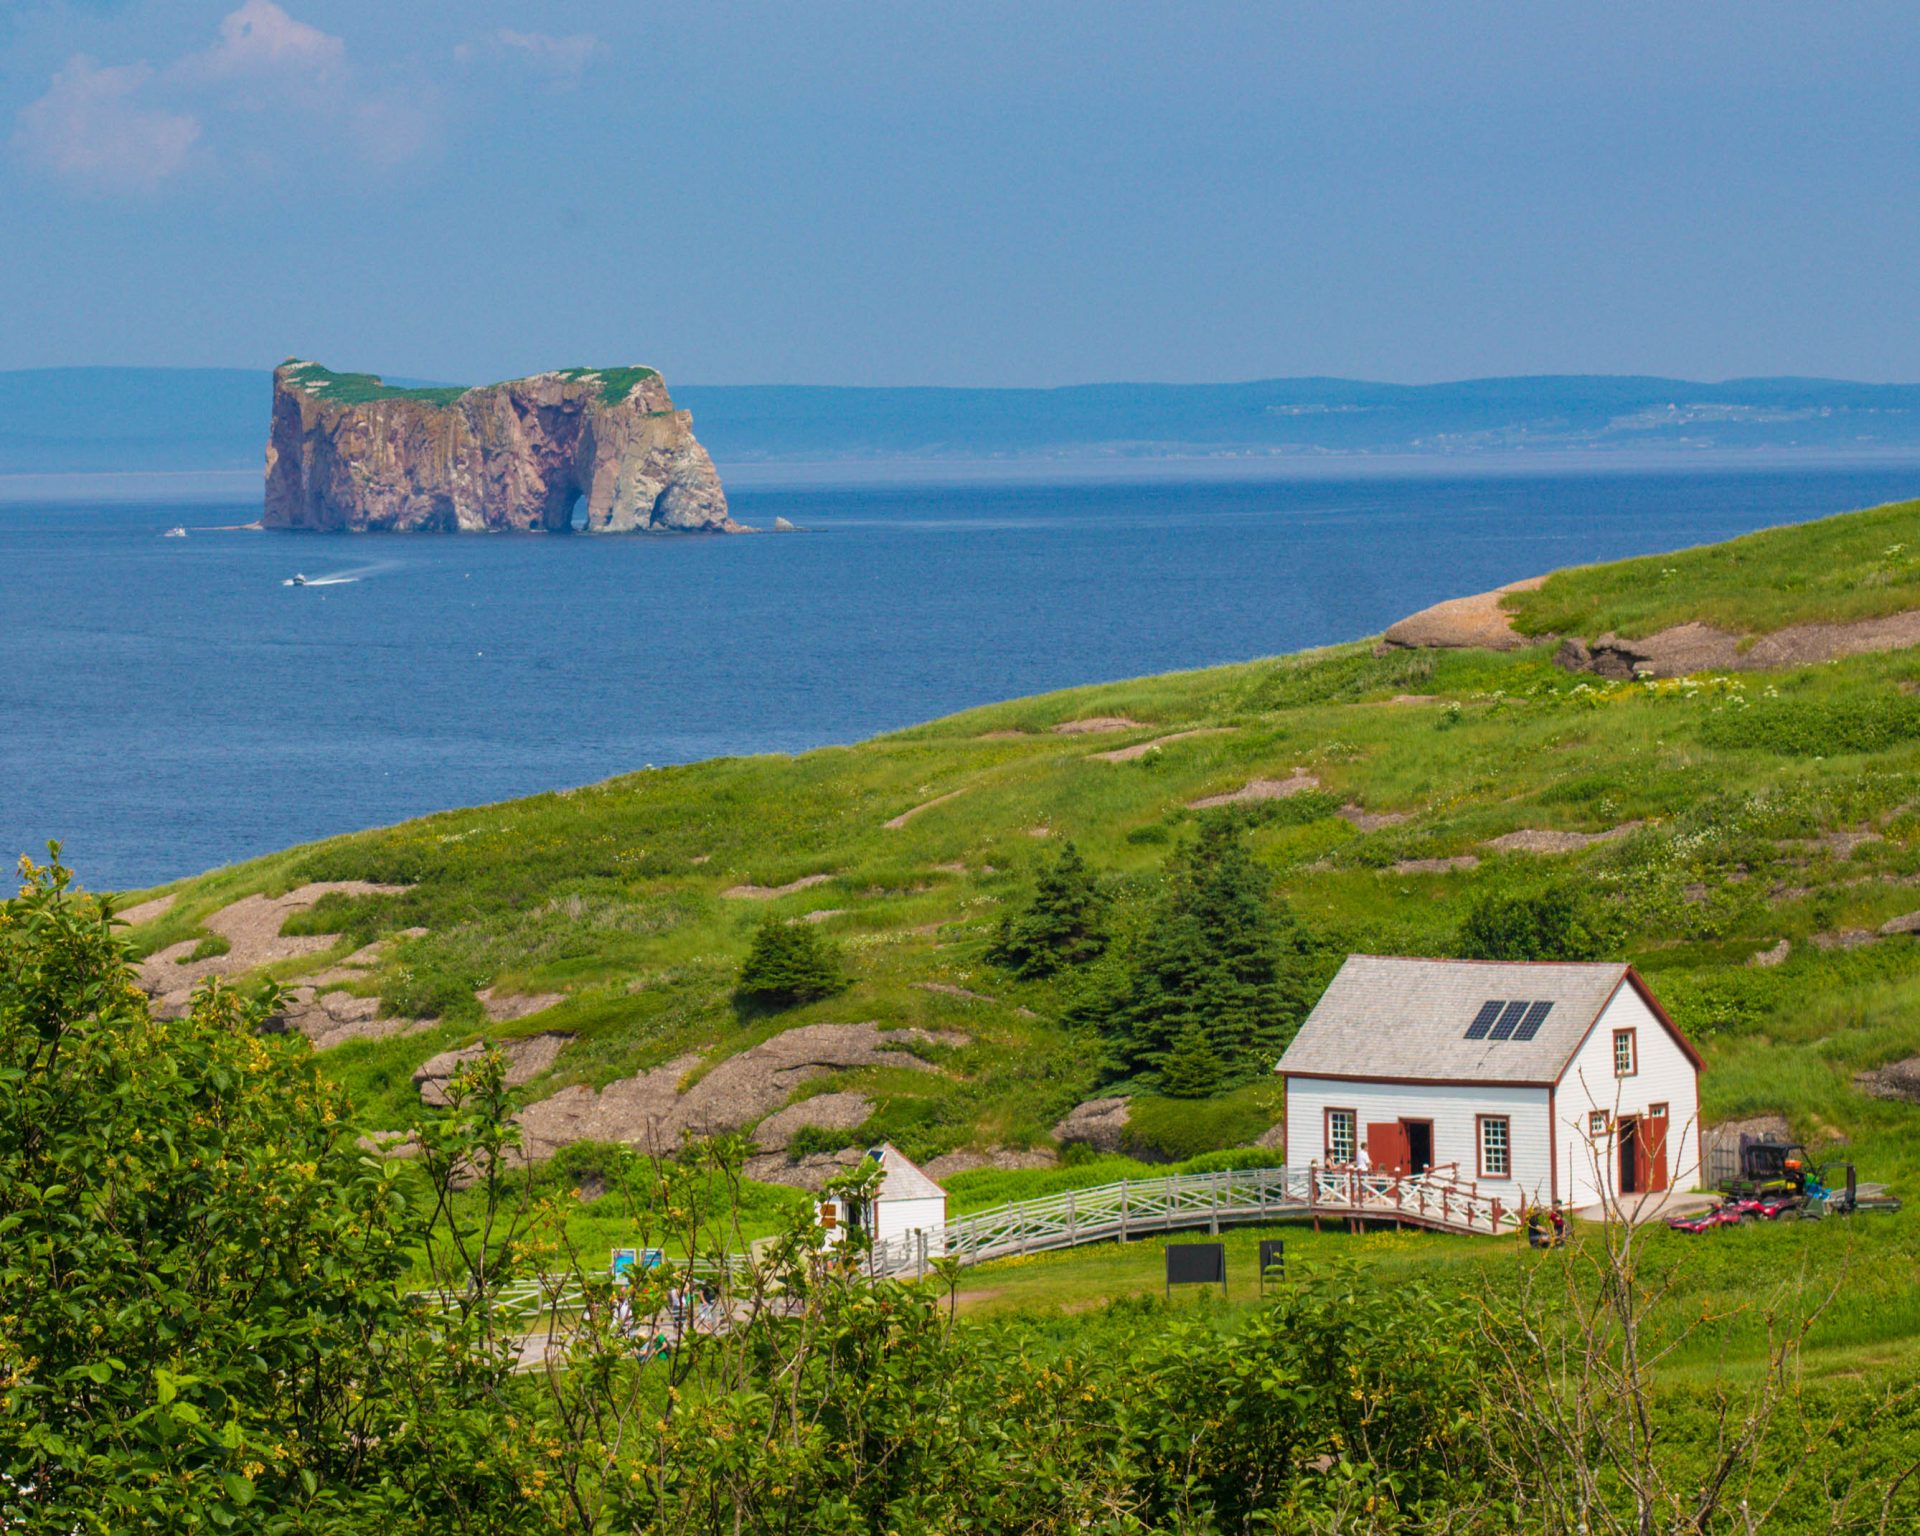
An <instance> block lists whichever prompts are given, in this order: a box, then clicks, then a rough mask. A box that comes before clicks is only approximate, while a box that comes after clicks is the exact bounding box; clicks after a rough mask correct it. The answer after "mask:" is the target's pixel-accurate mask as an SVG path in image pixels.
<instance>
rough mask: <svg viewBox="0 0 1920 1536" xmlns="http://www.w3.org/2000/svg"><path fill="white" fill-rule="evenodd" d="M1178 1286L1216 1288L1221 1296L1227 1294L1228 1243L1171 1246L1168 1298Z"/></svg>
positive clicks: (1168, 1257)
mask: <svg viewBox="0 0 1920 1536" xmlns="http://www.w3.org/2000/svg"><path fill="white" fill-rule="evenodd" d="M1176 1285H1217V1286H1219V1287H1220V1294H1221V1295H1223V1296H1224V1295H1225V1294H1226V1291H1227V1245H1226V1244H1225V1243H1168V1244H1167V1295H1168V1297H1169V1298H1171V1297H1172V1295H1173V1288H1174V1287H1175V1286H1176Z"/></svg>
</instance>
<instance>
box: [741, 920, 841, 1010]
mask: <svg viewBox="0 0 1920 1536" xmlns="http://www.w3.org/2000/svg"><path fill="white" fill-rule="evenodd" d="M847 985H848V982H847V977H846V973H845V972H844V971H843V970H842V969H841V965H840V952H839V949H838V948H837V946H835V945H834V944H833V943H832V941H831V940H829V939H827V938H826V937H825V936H823V935H822V934H821V932H820V930H819V929H818V928H816V927H815V926H814V925H813V924H811V923H796V922H788V921H786V920H784V919H781V918H769V919H768V920H767V921H766V922H764V923H762V924H761V925H760V927H759V929H758V930H757V931H756V932H755V933H754V936H753V947H752V948H751V949H750V950H749V951H748V952H747V958H746V960H745V962H744V963H743V964H742V965H741V967H740V981H739V985H738V986H737V987H736V988H735V995H736V996H737V997H739V998H740V999H741V1000H742V1001H743V1002H747V1003H752V1004H757V1005H759V1006H761V1007H766V1008H791V1007H794V1006H796V1005H797V1004H800V1003H812V1002H818V1001H819V1000H820V999H821V998H823V997H832V996H833V995H834V993H836V992H842V991H845V990H846V987H847Z"/></svg>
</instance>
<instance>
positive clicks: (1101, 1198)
mask: <svg viewBox="0 0 1920 1536" xmlns="http://www.w3.org/2000/svg"><path fill="white" fill-rule="evenodd" d="M1301 1216H1307V1217H1322V1216H1324V1217H1328V1218H1332V1219H1335V1220H1364V1221H1392V1222H1397V1223H1401V1224H1405V1225H1409V1226H1417V1227H1429V1228H1433V1229H1435V1230H1437V1231H1443V1232H1462V1233H1479V1234H1483V1235H1491V1234H1497V1233H1500V1232H1503V1231H1511V1230H1512V1229H1513V1228H1514V1227H1515V1226H1516V1225H1517V1224H1518V1219H1519V1213H1518V1212H1517V1211H1515V1210H1513V1209H1511V1208H1510V1207H1509V1206H1507V1205H1506V1204H1505V1203H1504V1202H1503V1201H1502V1200H1501V1199H1500V1198H1499V1197H1498V1196H1492V1195H1487V1194H1484V1193H1483V1192H1482V1191H1481V1190H1480V1189H1479V1188H1478V1187H1477V1186H1475V1185H1474V1184H1472V1183H1471V1182H1469V1181H1466V1180H1463V1179H1462V1178H1461V1177H1460V1174H1459V1170H1458V1168H1454V1167H1446V1168H1435V1169H1430V1170H1429V1171H1428V1172H1426V1173H1424V1174H1416V1175H1407V1176H1404V1177H1399V1176H1395V1175H1393V1174H1383V1173H1361V1172H1359V1171H1358V1170H1355V1169H1346V1168H1320V1167H1316V1166H1312V1165H1309V1166H1308V1167H1306V1168H1236V1169H1231V1170H1224V1171H1222V1172H1220V1173H1187V1174H1170V1175H1168V1176H1167V1177H1166V1178H1161V1179H1122V1180H1121V1181H1120V1182H1119V1183H1117V1184H1100V1185H1096V1186H1094V1187H1092V1188H1089V1189H1074V1190H1068V1191H1067V1192H1066V1193H1065V1194H1059V1195H1050V1196H1048V1197H1047V1198H1045V1199H1041V1200H1016V1201H1012V1202H1010V1203H1009V1204H1006V1205H997V1206H994V1207H992V1208H991V1209H989V1210H984V1211H975V1212H973V1213H971V1214H970V1215H966V1216H960V1217H957V1218H955V1219H954V1220H952V1221H949V1222H948V1223H947V1224H946V1225H945V1226H944V1227H942V1228H940V1229H938V1230H937V1231H927V1232H909V1233H907V1234H905V1235H904V1236H901V1237H896V1238H893V1239H890V1240H889V1241H888V1242H886V1243H883V1244H877V1245H876V1246H875V1249H874V1255H873V1261H872V1267H873V1269H874V1272H875V1273H877V1274H887V1275H898V1274H912V1273H923V1272H924V1271H925V1269H926V1267H927V1265H928V1264H929V1263H930V1262H931V1261H932V1260H934V1259H937V1258H940V1257H943V1256H944V1257H946V1258H950V1259H956V1260H958V1261H959V1262H960V1263H962V1264H983V1263H986V1262H987V1261H989V1260H992V1259H1003V1258H1013V1257H1017V1256H1020V1255H1023V1254H1029V1253H1045V1252H1048V1251H1050V1250H1053V1249H1059V1248H1074V1247H1078V1246H1080V1245H1081V1244H1083V1243H1101V1242H1126V1241H1127V1240H1128V1239H1130V1238H1133V1237H1139V1236H1145V1235H1147V1234H1148V1233H1153V1232H1174V1231H1191V1230H1193V1229H1195V1228H1199V1227H1204V1228H1206V1229H1207V1230H1208V1231H1209V1232H1218V1231H1219V1230H1220V1228H1221V1226H1222V1225H1231V1224H1234V1223H1239V1222H1250V1221H1266V1220H1272V1219H1274V1218H1277V1217H1301Z"/></svg>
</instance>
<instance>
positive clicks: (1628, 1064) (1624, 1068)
mask: <svg viewBox="0 0 1920 1536" xmlns="http://www.w3.org/2000/svg"><path fill="white" fill-rule="evenodd" d="M1639 1070H1640V1054H1639V1052H1638V1051H1637V1050H1636V1049H1635V1044H1634V1038H1633V1031H1632V1030H1630V1029H1616V1030H1615V1031H1614V1032H1613V1075H1614V1076H1615V1077H1632V1076H1633V1074H1634V1073H1636V1072H1638V1071H1639Z"/></svg>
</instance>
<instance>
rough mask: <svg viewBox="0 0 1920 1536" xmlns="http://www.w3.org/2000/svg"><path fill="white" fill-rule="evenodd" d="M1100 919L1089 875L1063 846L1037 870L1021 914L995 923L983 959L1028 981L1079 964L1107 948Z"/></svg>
mask: <svg viewBox="0 0 1920 1536" xmlns="http://www.w3.org/2000/svg"><path fill="white" fill-rule="evenodd" d="M1105 919H1106V902H1105V900H1104V898H1103V897H1102V896H1101V894H1100V888H1099V886H1098V884H1097V883H1096V882H1095V880H1094V877H1093V871H1092V870H1091V869H1089V868H1088V867H1087V861H1086V860H1085V859H1083V858H1081V857H1080V851H1079V850H1078V849H1077V848H1075V847H1074V846H1073V844H1072V843H1068V844H1067V845H1066V846H1065V847H1064V848H1062V849H1061V850H1060V856H1059V857H1058V858H1057V859H1055V860H1054V861H1053V862H1052V863H1051V864H1049V865H1047V866H1046V867H1044V868H1043V869H1042V870H1041V871H1040V877H1039V879H1038V880H1036V881H1035V882H1034V887H1033V899H1032V900H1031V901H1029V902H1028V903H1027V905H1026V909H1025V910H1024V911H1021V912H1018V913H1008V914H1007V916H1006V917H1005V918H1004V919H1003V920H1002V921H1001V924H1000V932H999V934H998V935H997V936H996V937H995V938H994V941H993V944H992V945H991V947H989V949H988V950H987V959H988V960H990V961H992V962H993V964H995V965H998V966H1001V967H1003V968H1005V969H1006V970H1009V971H1012V972H1013V973H1014V975H1016V976H1023V977H1027V978H1029V979H1031V978H1034V977H1041V976H1051V975H1053V974H1054V973H1055V972H1056V971H1060V970H1064V969H1065V968H1066V967H1068V966H1075V965H1084V964H1086V962H1087V961H1089V960H1092V959H1094V958H1095V957H1096V956H1098V955H1099V954H1101V953H1102V952H1103V951H1104V950H1105V949H1106V947H1107V933H1106V928H1105Z"/></svg>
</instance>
